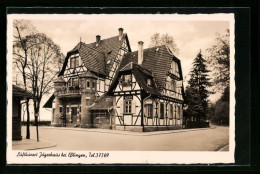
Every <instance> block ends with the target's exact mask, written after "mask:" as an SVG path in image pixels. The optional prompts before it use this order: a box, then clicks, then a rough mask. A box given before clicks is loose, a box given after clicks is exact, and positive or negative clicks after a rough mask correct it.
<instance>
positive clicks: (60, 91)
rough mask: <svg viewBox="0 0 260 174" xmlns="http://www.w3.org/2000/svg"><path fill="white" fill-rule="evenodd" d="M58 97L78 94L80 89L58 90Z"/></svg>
mask: <svg viewBox="0 0 260 174" xmlns="http://www.w3.org/2000/svg"><path fill="white" fill-rule="evenodd" d="M56 92H57V94H58V95H67V94H68V95H69V94H80V93H81V92H80V89H79V88H72V87H68V88H61V89H59V90H57V91H56Z"/></svg>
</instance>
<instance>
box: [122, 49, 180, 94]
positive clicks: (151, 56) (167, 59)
mask: <svg viewBox="0 0 260 174" xmlns="http://www.w3.org/2000/svg"><path fill="white" fill-rule="evenodd" d="M173 60H174V61H176V62H177V64H178V65H179V66H178V67H179V72H180V75H181V79H182V73H181V72H182V71H181V67H180V60H179V59H178V58H177V57H175V56H174V55H173V54H172V53H171V52H170V51H169V49H168V48H167V47H166V46H165V45H162V46H156V47H152V48H147V49H144V55H143V63H142V65H141V66H140V67H142V69H143V70H147V71H150V72H152V74H153V76H154V79H155V82H156V85H157V87H158V90H159V91H161V90H162V88H163V87H164V85H165V82H166V75H167V73H168V71H169V70H170V68H171V62H172V61H173ZM130 62H133V63H135V64H137V63H138V52H137V51H135V52H131V53H127V54H125V56H124V57H123V60H122V63H121V66H120V69H122V68H124V67H126V65H127V64H129V63H130Z"/></svg>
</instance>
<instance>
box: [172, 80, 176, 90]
mask: <svg viewBox="0 0 260 174" xmlns="http://www.w3.org/2000/svg"><path fill="white" fill-rule="evenodd" d="M171 88H172V89H171V90H173V91H175V92H176V82H175V81H174V80H172V85H171Z"/></svg>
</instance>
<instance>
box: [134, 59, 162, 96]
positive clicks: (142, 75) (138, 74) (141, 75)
mask: <svg viewBox="0 0 260 174" xmlns="http://www.w3.org/2000/svg"><path fill="white" fill-rule="evenodd" d="M132 73H133V74H134V76H135V79H136V81H137V82H138V84H139V85H140V86H141V87H142V88H143V89H144V90H145V91H146V92H149V93H150V94H157V95H159V94H160V92H159V91H158V89H157V86H156V83H155V78H154V76H153V75H152V73H151V72H149V71H148V70H146V69H144V68H143V67H141V66H140V65H137V64H135V63H134V64H133V68H132ZM148 78H150V79H151V82H152V83H151V86H148V85H147V79H148Z"/></svg>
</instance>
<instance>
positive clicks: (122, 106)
mask: <svg viewBox="0 0 260 174" xmlns="http://www.w3.org/2000/svg"><path fill="white" fill-rule="evenodd" d="M119 106H120V114H123V113H124V105H123V101H120V102H119Z"/></svg>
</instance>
